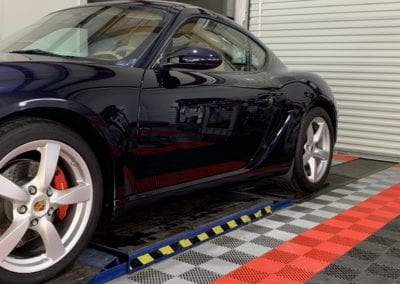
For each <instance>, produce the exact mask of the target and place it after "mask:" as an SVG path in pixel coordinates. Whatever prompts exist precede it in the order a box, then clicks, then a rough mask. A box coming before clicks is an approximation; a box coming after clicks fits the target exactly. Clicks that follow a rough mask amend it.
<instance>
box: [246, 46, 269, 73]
mask: <svg viewBox="0 0 400 284" xmlns="http://www.w3.org/2000/svg"><path fill="white" fill-rule="evenodd" d="M250 49H251V71H257V70H260V69H261V68H262V67H263V66H264V64H265V60H266V57H267V55H266V53H265V50H264V49H263V48H261V46H259V45H258V44H257V43H255V42H254V41H252V40H250Z"/></svg>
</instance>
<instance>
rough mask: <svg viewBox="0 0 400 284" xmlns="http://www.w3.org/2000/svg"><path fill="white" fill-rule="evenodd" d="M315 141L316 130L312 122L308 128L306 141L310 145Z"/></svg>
mask: <svg viewBox="0 0 400 284" xmlns="http://www.w3.org/2000/svg"><path fill="white" fill-rule="evenodd" d="M313 141H314V130H313V127H312V124H310V126H309V127H308V128H307V141H306V145H307V146H310V145H312V144H313Z"/></svg>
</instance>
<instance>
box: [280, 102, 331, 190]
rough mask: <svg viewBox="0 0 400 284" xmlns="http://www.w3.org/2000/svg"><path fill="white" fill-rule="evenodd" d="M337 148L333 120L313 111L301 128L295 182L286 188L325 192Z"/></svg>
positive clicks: (322, 113)
mask: <svg viewBox="0 0 400 284" xmlns="http://www.w3.org/2000/svg"><path fill="white" fill-rule="evenodd" d="M333 146H334V138H333V127H332V121H331V118H330V117H329V115H328V113H327V112H326V111H325V110H324V109H322V108H319V107H317V108H314V109H312V110H311V111H310V112H309V113H308V114H307V115H306V116H305V118H304V120H303V122H302V124H301V129H300V135H299V139H298V142H297V147H296V156H295V161H294V166H293V176H292V180H291V181H290V182H289V183H286V184H284V185H286V187H290V188H292V189H295V190H299V191H303V192H314V191H316V190H318V189H320V188H322V186H323V185H324V184H325V182H326V180H327V178H328V175H329V169H330V166H331V162H332V156H333Z"/></svg>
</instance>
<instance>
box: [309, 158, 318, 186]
mask: <svg viewBox="0 0 400 284" xmlns="http://www.w3.org/2000/svg"><path fill="white" fill-rule="evenodd" d="M308 165H309V167H310V175H309V177H310V180H311V181H312V182H315V180H316V177H317V161H316V160H315V158H313V157H312V158H310V159H309V160H308Z"/></svg>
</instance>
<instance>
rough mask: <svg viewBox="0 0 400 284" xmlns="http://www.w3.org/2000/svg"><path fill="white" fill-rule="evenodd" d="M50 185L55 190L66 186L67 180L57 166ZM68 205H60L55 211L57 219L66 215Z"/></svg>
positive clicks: (62, 218)
mask: <svg viewBox="0 0 400 284" xmlns="http://www.w3.org/2000/svg"><path fill="white" fill-rule="evenodd" d="M51 186H52V187H54V188H55V189H56V190H64V189H67V188H68V182H67V179H66V178H65V174H64V172H63V170H62V169H61V168H60V167H58V166H57V169H56V172H55V174H54V177H53V180H52V181H51ZM67 212H68V205H61V206H60V207H58V209H57V211H56V216H57V218H58V220H60V221H62V220H64V219H65V217H66V216H67Z"/></svg>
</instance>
